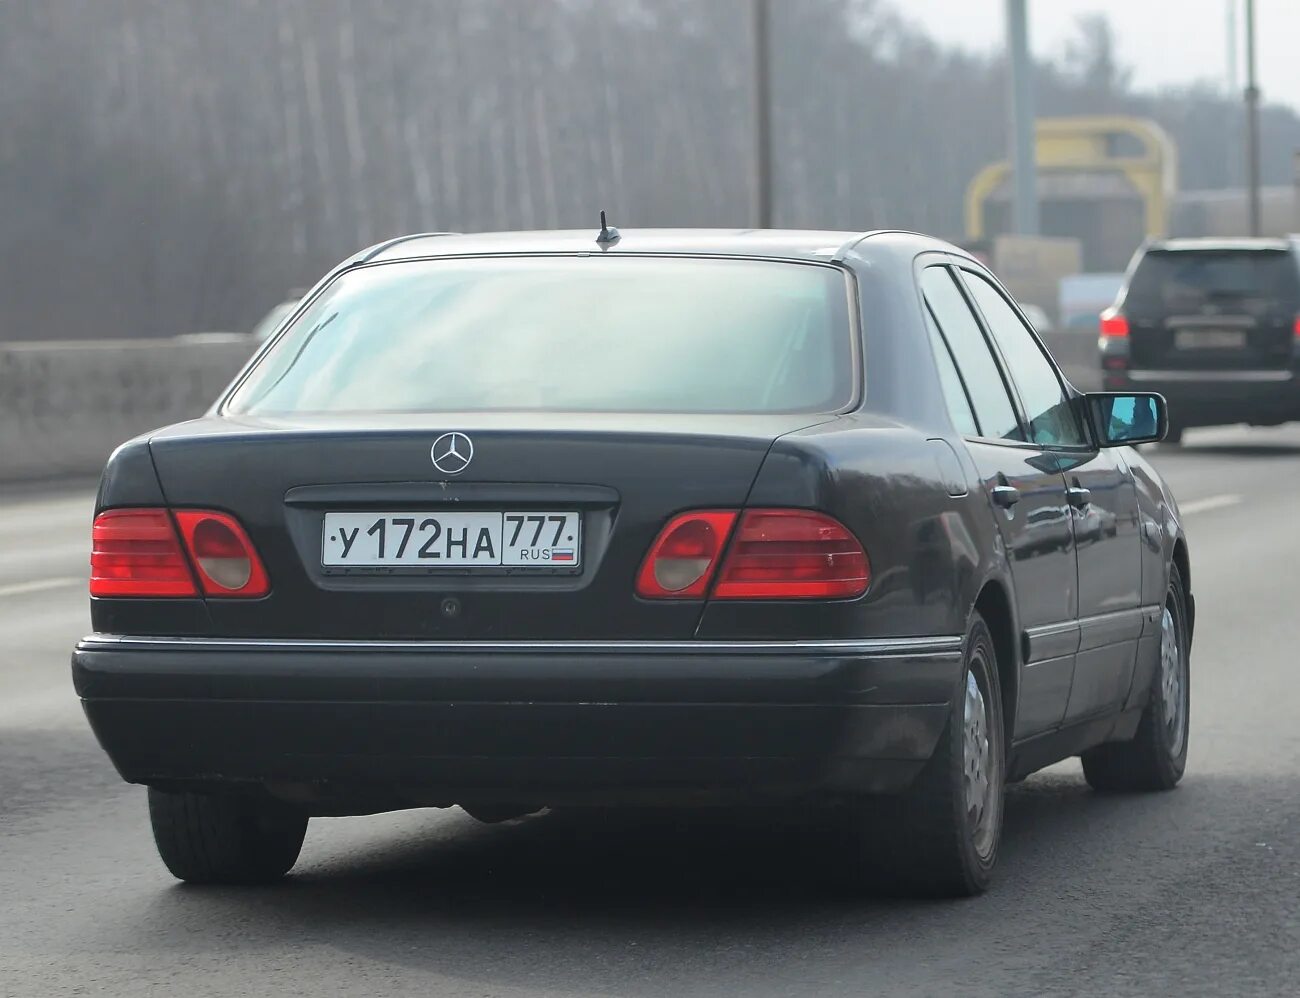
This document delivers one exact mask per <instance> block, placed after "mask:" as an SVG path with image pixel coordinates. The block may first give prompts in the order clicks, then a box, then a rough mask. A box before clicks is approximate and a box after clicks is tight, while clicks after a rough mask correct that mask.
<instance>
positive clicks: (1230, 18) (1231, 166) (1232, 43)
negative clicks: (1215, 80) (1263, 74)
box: [1223, 0, 1241, 187]
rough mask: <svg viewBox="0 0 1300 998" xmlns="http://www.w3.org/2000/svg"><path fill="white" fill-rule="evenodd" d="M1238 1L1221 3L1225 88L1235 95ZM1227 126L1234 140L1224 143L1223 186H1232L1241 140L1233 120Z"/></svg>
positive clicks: (1237, 164)
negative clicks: (1224, 21)
mask: <svg viewBox="0 0 1300 998" xmlns="http://www.w3.org/2000/svg"><path fill="white" fill-rule="evenodd" d="M1239 3H1240V0H1224V4H1223V6H1224V8H1225V10H1224V13H1225V14H1226V15H1227V22H1228V23H1227V24H1226V25H1225V34H1226V35H1227V38H1228V50H1227V53H1226V54H1227V59H1226V67H1225V68H1226V69H1227V77H1228V79H1227V85H1228V86H1227V89H1228V93H1229V94H1230V95H1235V94H1236V93H1237V92H1238V90H1239V89H1240V87H1241V77H1240V75H1239V74H1238V72H1237V59H1238V57H1239V56H1240V54H1241V46H1240V45H1239V44H1238V39H1237V6H1238V4H1239ZM1229 128H1230V130H1231V133H1232V138H1233V139H1234V140H1236V141H1235V142H1226V143H1224V152H1226V153H1227V154H1228V161H1227V163H1226V164H1225V167H1226V171H1225V172H1226V175H1225V179H1224V186H1225V187H1233V186H1235V185H1236V182H1237V176H1238V171H1239V168H1240V165H1241V163H1240V160H1238V159H1237V153H1236V151H1235V150H1236V149H1238V148H1240V147H1239V146H1237V145H1236V142H1240V141H1241V139H1240V138H1239V137H1238V134H1237V126H1236V121H1235V120H1234V121H1233V123H1232V124H1231V125H1230V126H1229Z"/></svg>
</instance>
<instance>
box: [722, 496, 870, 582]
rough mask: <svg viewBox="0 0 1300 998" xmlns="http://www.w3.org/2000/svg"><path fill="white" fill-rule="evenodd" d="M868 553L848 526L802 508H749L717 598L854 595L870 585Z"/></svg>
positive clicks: (743, 517) (735, 541)
mask: <svg viewBox="0 0 1300 998" xmlns="http://www.w3.org/2000/svg"><path fill="white" fill-rule="evenodd" d="M870 583H871V568H870V565H869V564H868V561H867V553H866V551H864V550H863V548H862V544H861V542H859V541H858V539H857V537H855V536H854V535H853V534H852V533H851V532H850V531H849V529H848V528H847V527H845V526H844V525H843V524H842V523H840V522H839V521H838V520H835V519H834V518H832V517H830V516H827V515H826V514H825V513H817V512H814V511H812V510H803V509H754V510H748V511H746V512H745V513H744V514H743V515H742V516H741V519H740V526H739V527H737V529H736V536H735V538H734V540H733V541H732V544H731V550H730V551H729V552H728V554H727V560H726V563H725V564H724V565H723V567H722V571H721V572H720V573H719V574H718V582H717V585H716V586H715V587H714V590H713V596H714V598H716V599H853V598H856V597H858V596H861V595H862V594H863V593H865V592H866V591H867V586H868V585H870Z"/></svg>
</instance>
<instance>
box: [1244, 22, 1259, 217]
mask: <svg viewBox="0 0 1300 998" xmlns="http://www.w3.org/2000/svg"><path fill="white" fill-rule="evenodd" d="M1246 183H1247V184H1248V185H1249V187H1250V234H1251V235H1252V236H1257V235H1259V232H1260V212H1259V85H1258V84H1257V83H1256V82H1255V0H1246Z"/></svg>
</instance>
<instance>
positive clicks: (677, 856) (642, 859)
mask: <svg viewBox="0 0 1300 998" xmlns="http://www.w3.org/2000/svg"><path fill="white" fill-rule="evenodd" d="M1188 442H1189V446H1187V447H1186V448H1184V449H1182V450H1177V451H1174V450H1170V449H1168V448H1166V449H1162V450H1158V451H1155V452H1153V454H1154V456H1155V460H1156V461H1157V463H1158V464H1159V465H1160V467H1161V468H1162V469H1163V470H1164V472H1165V473H1166V475H1167V476H1168V477H1169V479H1170V480H1171V482H1172V483H1173V485H1174V487H1175V489H1176V490H1177V492H1178V494H1179V496H1180V498H1181V500H1182V502H1183V506H1184V511H1185V513H1186V517H1187V520H1188V527H1189V531H1190V539H1191V554H1192V566H1193V577H1194V584H1195V590H1196V594H1197V599H1198V608H1199V619H1198V633H1197V638H1196V644H1195V648H1194V651H1193V656H1192V674H1193V687H1192V691H1193V692H1192V713H1193V717H1192V746H1191V757H1190V761H1189V764H1188V775H1187V778H1186V779H1185V780H1184V782H1183V784H1182V786H1181V787H1180V788H1179V789H1178V790H1176V791H1174V792H1172V793H1169V794H1163V795H1158V796H1144V797H1128V798H1107V797H1102V796H1098V795H1095V794H1093V793H1091V792H1090V791H1089V790H1088V788H1087V786H1086V785H1085V784H1084V782H1083V779H1082V776H1081V774H1080V771H1079V767H1078V765H1077V763H1076V762H1071V763H1065V764H1062V765H1061V766H1057V767H1054V768H1053V769H1052V770H1050V771H1049V772H1046V773H1043V774H1039V775H1037V776H1035V777H1033V778H1031V779H1030V780H1029V781H1027V782H1026V783H1025V784H1023V785H1021V786H1019V787H1016V788H1013V790H1012V792H1011V795H1010V799H1009V801H1008V805H1007V815H1006V822H1007V830H1006V838H1005V842H1004V849H1003V855H1002V866H1001V875H1000V879H999V881H998V883H997V884H996V885H995V887H994V889H993V890H992V891H991V892H990V893H989V894H988V895H986V896H985V897H982V898H978V899H975V900H971V901H965V902H959V903H953V902H946V903H925V904H922V903H910V902H899V901H889V900H873V899H867V900H862V899H857V898H854V897H852V896H849V895H847V894H846V893H845V892H844V891H843V890H841V889H840V888H839V887H838V885H837V883H836V876H835V864H834V858H833V857H834V853H833V852H832V851H831V850H828V849H825V848H822V846H823V845H824V844H825V843H824V841H823V838H822V835H823V832H822V831H821V830H820V829H818V828H817V827H816V826H815V825H811V824H808V823H807V822H804V821H803V820H802V816H801V815H798V814H780V815H773V814H762V815H730V816H716V815H715V816H713V817H701V816H693V815H689V814H676V813H673V814H661V815H624V816H596V817H593V816H589V815H588V816H581V815H577V814H569V813H550V814H542V815H539V816H535V817H533V818H530V819H523V820H520V821H517V822H511V823H508V824H505V825H498V826H490V827H489V826H482V825H478V824H476V823H475V822H474V821H473V820H471V819H470V818H469V817H467V816H466V815H464V814H463V813H461V812H460V811H459V810H453V811H420V812H409V813H405V814H400V815H387V816H380V817H373V818H348V819H324V820H317V821H314V822H313V823H312V827H311V829H310V831H309V832H308V836H307V844H306V847H305V849H304V851H303V856H302V859H301V861H300V862H299V864H298V867H297V869H296V872H295V874H294V875H293V876H292V877H291V878H290V879H289V880H288V881H287V882H285V883H284V884H283V885H282V886H278V887H275V888H270V889H256V890H230V889H219V890H217V889H194V888H186V887H181V886H178V885H177V884H176V883H175V882H173V881H172V880H171V879H170V878H169V877H168V875H167V874H166V872H165V871H164V870H163V868H162V866H161V865H160V864H159V862H158V861H157V859H156V858H155V856H154V852H153V846H152V843H151V841H150V838H149V832H148V826H147V822H146V817H145V810H144V794H143V791H142V790H141V789H140V788H138V787H128V786H125V785H123V784H121V783H120V782H119V781H118V779H117V777H116V775H115V774H114V772H113V771H112V769H111V768H110V766H109V765H108V763H107V762H106V761H105V759H104V758H103V757H102V756H101V754H100V752H99V750H98V748H97V747H96V745H95V743H94V741H93V739H92V737H91V735H90V733H89V731H88V729H87V727H86V725H85V722H84V720H83V719H82V717H81V714H80V710H79V708H78V706H77V703H76V700H75V697H74V695H73V692H72V689H71V684H70V681H69V679H68V652H69V649H70V648H71V647H72V645H73V643H74V642H75V641H76V639H77V638H78V637H79V636H80V635H81V634H82V633H83V632H84V631H85V630H86V629H87V627H88V621H87V613H86V608H85V599H84V595H83V585H84V583H83V581H82V578H83V575H84V564H85V558H86V549H87V534H88V517H89V507H90V497H89V494H88V492H86V491H85V490H80V491H75V492H72V493H53V494H48V495H42V494H35V493H30V492H29V493H27V494H23V495H16V496H15V495H9V496H0V635H3V641H2V642H0V994H3V995H9V996H22V998H28V996H45V995H89V994H95V995H100V994H102V995H132V996H136V995H140V996H148V995H166V996H168V998H174V996H177V995H183V996H186V998H198V996H204V995H258V996H261V995H281V994H283V995H312V996H323V995H405V994H424V995H439V996H442V995H455V996H462V995H464V996H482V995H510V996H513V995H619V996H633V995H645V996H662V995H669V994H672V995H679V996H685V995H744V996H765V995H774V996H775V995H840V994H843V995H867V994H888V995H946V994H955V995H966V994H971V995H980V994H986V995H1021V994H1024V995H1073V994H1078V995H1097V994H1116V995H1166V994H1169V995H1174V994H1176V995H1283V994H1290V995H1295V994H1297V993H1300V722H1298V719H1300V662H1298V661H1297V649H1298V648H1300V569H1298V568H1297V566H1300V531H1297V529H1296V527H1295V511H1296V508H1297V505H1296V504H1297V498H1296V497H1297V495H1300V429H1284V430H1270V431H1255V432H1253V433H1248V432H1247V431H1245V430H1223V431H1213V432H1202V433H1193V434H1191V435H1189V441H1188Z"/></svg>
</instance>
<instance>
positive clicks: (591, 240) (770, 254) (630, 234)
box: [356, 226, 955, 263]
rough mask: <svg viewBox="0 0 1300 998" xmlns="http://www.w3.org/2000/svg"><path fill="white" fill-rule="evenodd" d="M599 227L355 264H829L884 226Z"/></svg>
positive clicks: (388, 250)
mask: <svg viewBox="0 0 1300 998" xmlns="http://www.w3.org/2000/svg"><path fill="white" fill-rule="evenodd" d="M599 231H600V230H599V228H597V227H595V226H593V227H591V228H588V229H568V230H557V231H532V232H527V231H526V232H482V233H472V234H461V233H421V234H417V235H410V236H402V237H400V238H398V239H393V240H390V241H388V242H386V243H380V244H379V245H378V246H372V247H371V248H370V249H369V250H366V251H365V252H364V253H362V254H360V256H359V258H358V259H357V261H356V262H367V263H369V262H379V261H389V260H406V259H415V258H419V257H430V256H474V255H480V254H484V255H491V254H496V253H525V254H530V253H539V254H542V253H562V254H570V253H611V254H617V253H664V254H686V255H696V254H698V255H702V256H747V257H756V258H759V257H761V258H768V259H771V258H777V259H783V260H807V261H818V262H827V261H830V260H834V259H836V258H838V257H840V256H841V255H842V254H843V253H846V252H847V251H848V250H849V249H850V248H851V247H852V246H853V245H854V244H856V243H858V242H860V241H862V240H863V239H865V238H867V237H869V236H873V235H881V234H884V230H880V231H872V232H848V231H823V230H816V229H623V230H621V233H620V236H619V239H618V240H617V241H616V242H613V243H609V244H601V243H598V242H597V241H596V237H597V235H598V234H599ZM935 243H936V244H938V240H935ZM948 248H951V247H948ZM953 249H955V248H953Z"/></svg>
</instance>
